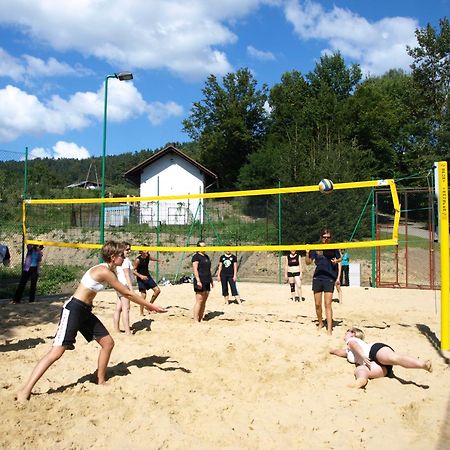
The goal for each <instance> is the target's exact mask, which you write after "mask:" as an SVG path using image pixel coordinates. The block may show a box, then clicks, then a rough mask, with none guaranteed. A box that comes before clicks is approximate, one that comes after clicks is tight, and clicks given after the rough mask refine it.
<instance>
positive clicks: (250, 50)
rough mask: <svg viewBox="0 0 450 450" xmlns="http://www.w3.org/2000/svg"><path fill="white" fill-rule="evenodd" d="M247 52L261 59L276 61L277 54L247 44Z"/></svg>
mask: <svg viewBox="0 0 450 450" xmlns="http://www.w3.org/2000/svg"><path fill="white" fill-rule="evenodd" d="M247 54H248V55H249V56H251V57H252V58H255V59H259V60H260V61H274V60H275V56H274V54H273V53H272V52H265V51H262V50H258V49H256V48H255V47H253V46H251V45H248V46H247Z"/></svg>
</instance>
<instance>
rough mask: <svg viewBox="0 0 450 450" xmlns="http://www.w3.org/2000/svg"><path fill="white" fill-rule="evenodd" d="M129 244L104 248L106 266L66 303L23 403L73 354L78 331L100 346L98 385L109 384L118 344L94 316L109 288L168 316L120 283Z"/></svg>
mask: <svg viewBox="0 0 450 450" xmlns="http://www.w3.org/2000/svg"><path fill="white" fill-rule="evenodd" d="M125 248H126V247H125V244H123V243H121V242H114V241H110V242H107V243H106V244H105V245H104V246H103V248H102V257H103V260H104V261H106V262H105V263H102V264H98V265H96V266H94V267H91V268H90V269H89V270H88V271H87V272H86V273H85V274H84V275H83V277H82V278H81V281H80V284H79V285H78V287H77V289H76V291H75V293H74V294H73V296H72V297H70V299H69V300H67V302H65V303H64V305H63V308H62V311H61V317H60V320H59V325H58V329H57V331H56V335H55V339H54V341H53V347H52V348H51V350H50V351H49V352H48V353H47V354H46V355H45V356H44V357H42V358H41V360H40V361H39V362H38V363H37V364H36V366H35V368H34V369H33V371H32V372H31V375H30V377H29V378H28V381H27V382H26V384H25V385H24V386H23V387H22V389H20V391H18V392H17V394H16V400H18V401H20V402H23V401H25V400H28V399H29V398H30V396H31V391H32V389H33V387H34V385H35V384H36V383H37V382H38V381H39V379H40V378H41V377H42V375H43V374H44V373H45V372H46V370H47V369H48V368H49V367H50V366H51V365H52V364H53V363H54V362H56V361H57V360H58V359H59V358H61V356H62V355H63V354H64V352H65V351H66V350H69V349H70V350H73V349H74V348H75V347H74V344H75V339H76V336H77V333H78V331H80V333H81V334H82V335H83V336H84V338H85V339H86V340H87V341H88V342H90V341H92V340H93V339H95V340H96V341H97V342H98V343H99V344H100V347H101V348H100V354H99V357H98V367H97V378H98V380H97V381H98V384H103V383H105V381H106V367H107V366H108V362H109V357H110V356H111V352H112V349H113V347H114V341H113V339H112V337H111V336H110V334H109V333H108V330H107V329H106V328H105V326H104V325H103V324H102V323H101V322H100V320H99V319H98V318H97V317H96V316H95V315H94V314H93V313H92V303H93V300H94V298H95V296H96V295H97V292H99V291H101V290H102V289H104V288H105V285H106V284H109V285H110V286H111V287H113V288H114V289H115V290H116V291H117V292H118V293H119V294H121V295H122V296H124V297H126V298H128V299H129V300H131V301H132V302H135V303H137V304H138V305H143V306H144V307H145V308H147V309H148V310H149V311H155V312H159V313H162V312H166V309H164V308H161V307H159V306H156V305H153V304H151V303H150V302H147V301H146V300H144V299H143V298H142V297H141V296H140V295H139V294H138V293H135V292H134V291H132V290H130V289H128V288H127V287H126V286H124V285H123V284H122V283H120V281H119V280H118V279H117V276H116V267H117V266H120V265H121V264H122V262H123V259H124V250H125Z"/></svg>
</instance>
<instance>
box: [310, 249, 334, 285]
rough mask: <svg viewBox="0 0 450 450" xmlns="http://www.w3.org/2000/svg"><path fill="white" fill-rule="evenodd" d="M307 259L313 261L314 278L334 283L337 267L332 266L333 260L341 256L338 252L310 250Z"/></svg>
mask: <svg viewBox="0 0 450 450" xmlns="http://www.w3.org/2000/svg"><path fill="white" fill-rule="evenodd" d="M309 257H310V258H311V259H313V260H314V263H315V264H316V270H315V271H314V275H313V277H314V278H321V279H326V280H332V281H335V280H336V278H337V275H338V265H337V264H333V263H332V262H331V260H332V259H333V258H336V259H339V258H340V257H341V254H340V252H339V250H311V251H310V252H309Z"/></svg>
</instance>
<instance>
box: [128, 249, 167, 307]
mask: <svg viewBox="0 0 450 450" xmlns="http://www.w3.org/2000/svg"><path fill="white" fill-rule="evenodd" d="M150 261H158V260H157V259H156V258H153V256H150V253H149V252H147V251H145V250H139V256H138V257H137V258H136V259H135V260H134V262H133V274H134V275H135V277H136V280H137V283H138V289H139V292H140V293H141V296H142V298H143V299H144V300H145V299H146V298H147V291H148V290H150V289H151V290H152V291H153V295H152V298H151V299H150V303H153V302H154V301H155V300H156V298H157V297H158V295H159V294H160V293H161V289H160V288H159V286H158V285H157V284H156V281H155V280H154V279H153V278H152V276H151V275H150V270H149V268H148V265H149V263H150ZM140 313H141V316H143V315H144V307H143V306H142V305H140Z"/></svg>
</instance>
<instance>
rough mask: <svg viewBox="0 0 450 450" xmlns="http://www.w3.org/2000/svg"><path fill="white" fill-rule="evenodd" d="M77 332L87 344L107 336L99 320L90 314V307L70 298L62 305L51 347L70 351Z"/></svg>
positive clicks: (106, 331)
mask: <svg viewBox="0 0 450 450" xmlns="http://www.w3.org/2000/svg"><path fill="white" fill-rule="evenodd" d="M78 331H79V332H80V333H81V334H82V335H83V336H84V338H85V339H86V341H88V342H91V341H92V340H93V339H100V338H102V337H104V336H108V335H109V333H108V330H107V329H106V327H105V326H104V325H103V324H102V323H101V322H100V319H99V318H98V317H97V316H95V315H94V314H93V313H92V306H90V305H87V304H86V303H84V302H82V301H81V300H78V299H77V298H75V297H70V299H69V300H67V302H66V303H64V305H63V308H62V311H61V317H60V319H59V324H58V329H57V330H56V334H55V339H54V340H53V346H59V345H61V346H63V347H67V349H69V350H72V349H73V348H74V344H75V340H76V336H77V333H78Z"/></svg>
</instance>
